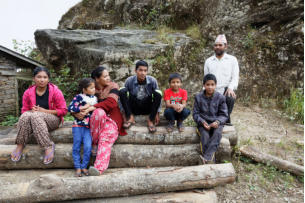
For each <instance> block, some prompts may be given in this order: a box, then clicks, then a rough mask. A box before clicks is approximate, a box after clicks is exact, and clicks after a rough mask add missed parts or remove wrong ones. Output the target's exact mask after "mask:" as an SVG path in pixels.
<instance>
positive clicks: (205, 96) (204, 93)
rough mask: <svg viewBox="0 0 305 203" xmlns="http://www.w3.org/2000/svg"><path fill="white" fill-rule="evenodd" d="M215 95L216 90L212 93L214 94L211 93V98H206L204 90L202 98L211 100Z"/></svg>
mask: <svg viewBox="0 0 305 203" xmlns="http://www.w3.org/2000/svg"><path fill="white" fill-rule="evenodd" d="M215 93H216V90H215V91H214V93H213V95H212V96H211V97H207V96H206V95H205V90H203V97H204V98H206V99H212V98H213V97H214V96H215Z"/></svg>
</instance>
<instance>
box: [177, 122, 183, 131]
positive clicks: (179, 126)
mask: <svg viewBox="0 0 305 203" xmlns="http://www.w3.org/2000/svg"><path fill="white" fill-rule="evenodd" d="M177 128H178V130H179V132H183V131H184V126H183V121H177Z"/></svg>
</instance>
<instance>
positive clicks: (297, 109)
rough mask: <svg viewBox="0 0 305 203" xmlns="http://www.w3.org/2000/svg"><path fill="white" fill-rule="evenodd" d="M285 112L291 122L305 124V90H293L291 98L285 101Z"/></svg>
mask: <svg viewBox="0 0 305 203" xmlns="http://www.w3.org/2000/svg"><path fill="white" fill-rule="evenodd" d="M283 104H284V111H285V113H286V114H287V115H288V116H289V119H290V120H295V121H297V122H298V123H301V124H304V92H303V89H301V88H299V89H292V90H291V91H290V97H289V98H287V99H285V100H284V102H283Z"/></svg>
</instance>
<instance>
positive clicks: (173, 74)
mask: <svg viewBox="0 0 305 203" xmlns="http://www.w3.org/2000/svg"><path fill="white" fill-rule="evenodd" d="M175 78H178V79H179V80H180V82H182V78H181V75H180V74H179V73H172V74H170V75H169V78H168V82H169V83H170V82H171V81H172V80H173V79H175Z"/></svg>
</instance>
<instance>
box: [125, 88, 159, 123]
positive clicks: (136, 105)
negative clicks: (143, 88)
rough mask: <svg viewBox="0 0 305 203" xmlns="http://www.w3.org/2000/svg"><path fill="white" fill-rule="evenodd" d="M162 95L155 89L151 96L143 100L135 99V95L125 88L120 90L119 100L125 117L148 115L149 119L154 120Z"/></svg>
mask: <svg viewBox="0 0 305 203" xmlns="http://www.w3.org/2000/svg"><path fill="white" fill-rule="evenodd" d="M161 99H162V96H161V94H160V93H158V92H157V91H153V93H152V95H151V96H148V97H146V98H145V99H143V100H139V99H137V97H136V96H133V95H131V94H130V93H129V92H128V90H127V89H126V88H123V89H121V90H120V101H121V103H122V106H123V109H124V111H125V115H126V118H127V119H129V118H130V115H131V114H133V115H148V114H149V120H151V121H154V120H155V118H156V115H157V113H158V109H159V106H160V104H161Z"/></svg>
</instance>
